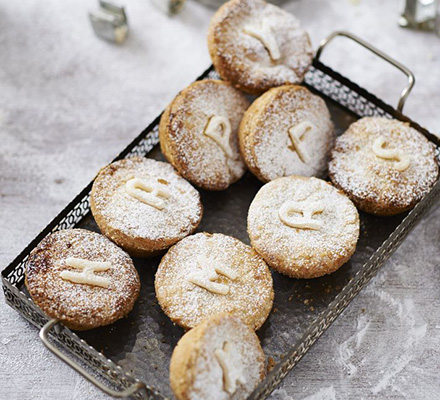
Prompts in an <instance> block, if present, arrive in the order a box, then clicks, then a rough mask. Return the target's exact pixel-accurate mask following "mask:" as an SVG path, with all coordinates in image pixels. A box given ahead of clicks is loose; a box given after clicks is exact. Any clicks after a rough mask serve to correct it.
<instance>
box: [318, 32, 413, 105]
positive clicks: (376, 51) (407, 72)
mask: <svg viewBox="0 0 440 400" xmlns="http://www.w3.org/2000/svg"><path fill="white" fill-rule="evenodd" d="M337 36H343V37H346V38H348V39H351V40H353V41H354V42H356V43H358V44H360V45H361V46H363V47H365V48H366V49H368V50H370V51H371V52H373V53H374V54H376V55H377V56H379V57H380V58H382V59H383V60H385V61H387V62H389V63H390V64H391V65H393V66H394V67H396V68H397V69H399V70H400V71H402V72H403V73H404V74H405V75H406V76H407V78H408V82H407V84H406V86H405V88H404V89H403V90H402V93H401V94H400V98H399V103H398V105H397V110H398V111H400V112H402V110H403V106H404V104H405V101H406V99H407V97H408V95H409V93H410V92H411V89H412V88H413V86H414V83H415V82H416V79H415V77H414V74H413V73H412V72H411V71H410V70H409V69H408V68H407V67H405V66H404V65H402V64H401V63H400V62H399V61H396V60H395V59H394V58H392V57H390V56H389V55H388V54H385V53H384V52H383V51H381V50H379V49H377V48H376V47H374V46H372V45H371V44H369V43H367V42H365V41H364V40H362V39H361V38H359V37H357V36H356V35H353V34H352V33H349V32H345V31H337V32H333V33H332V34H331V35H330V36H327V37H326V38H325V39H323V40H322V41H321V43H320V44H319V48H318V50H317V52H316V56H315V60H319V58H320V57H321V54H322V52H323V50H324V49H325V48H326V47H327V45H328V44H329V42H330V41H332V40H333V39H334V38H335V37H337Z"/></svg>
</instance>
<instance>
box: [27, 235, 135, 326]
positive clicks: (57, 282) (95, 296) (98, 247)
mask: <svg viewBox="0 0 440 400" xmlns="http://www.w3.org/2000/svg"><path fill="white" fill-rule="evenodd" d="M25 284H26V288H27V290H28V291H29V294H30V295H31V297H32V300H33V301H34V303H35V304H36V305H37V306H39V307H40V308H41V310H42V311H43V312H44V313H45V314H47V315H48V316H49V317H50V318H57V319H59V320H60V321H61V322H62V323H63V324H64V325H66V326H67V327H68V328H71V329H75V330H86V329H92V328H96V327H98V326H103V325H108V324H111V323H113V322H115V321H116V320H118V319H120V318H122V317H125V316H126V315H127V314H128V313H129V312H130V311H131V310H132V308H133V306H134V303H135V302H136V299H137V298H138V296H139V291H140V281H139V276H138V273H137V271H136V269H135V267H134V266H133V262H132V261H131V258H130V257H129V256H128V254H127V253H126V252H125V251H123V250H122V249H120V248H119V247H118V246H116V245H115V244H114V243H112V242H111V241H110V240H108V239H107V238H106V237H105V236H102V235H100V234H99V233H95V232H90V231H87V230H85V229H66V230H63V231H58V232H55V233H52V234H51V235H49V236H47V237H46V238H45V239H43V240H42V241H41V243H40V244H39V245H38V246H37V247H36V248H35V249H34V250H33V251H32V252H31V254H30V255H29V260H28V262H27V264H26V279H25Z"/></svg>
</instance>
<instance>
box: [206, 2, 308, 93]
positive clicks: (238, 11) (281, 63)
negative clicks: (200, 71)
mask: <svg viewBox="0 0 440 400" xmlns="http://www.w3.org/2000/svg"><path fill="white" fill-rule="evenodd" d="M208 48H209V53H210V55H211V59H212V61H213V64H214V66H215V68H216V70H217V71H218V72H219V74H220V76H221V77H222V78H223V79H225V80H228V81H230V82H232V83H233V84H234V85H235V86H237V87H238V88H240V89H242V90H244V91H246V92H249V93H255V94H258V93H261V92H263V91H265V90H267V89H269V88H271V87H274V86H280V85H283V84H286V83H299V82H301V81H302V80H303V77H304V74H305V72H306V71H307V69H308V67H309V65H310V64H311V61H312V57H313V49H312V47H311V44H310V39H309V36H308V34H307V33H306V32H305V31H304V30H303V29H302V28H301V27H300V24H299V21H298V20H297V19H296V18H295V17H294V16H293V15H292V14H289V13H288V12H286V11H284V10H282V9H281V8H279V7H277V6H274V5H272V4H268V3H266V2H265V1H262V0H231V1H229V2H227V3H225V4H224V5H223V6H222V7H220V8H219V10H218V11H217V12H216V14H215V15H214V17H213V18H212V20H211V24H210V27H209V32H208Z"/></svg>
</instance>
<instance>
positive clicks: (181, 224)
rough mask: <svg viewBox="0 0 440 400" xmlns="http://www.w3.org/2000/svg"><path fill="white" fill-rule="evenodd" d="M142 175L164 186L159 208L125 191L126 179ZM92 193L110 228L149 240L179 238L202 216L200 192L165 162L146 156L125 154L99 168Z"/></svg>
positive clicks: (195, 224) (148, 180) (193, 226)
mask: <svg viewBox="0 0 440 400" xmlns="http://www.w3.org/2000/svg"><path fill="white" fill-rule="evenodd" d="M134 178H137V179H142V180H145V181H146V182H152V183H154V185H156V186H161V187H164V189H163V190H166V192H167V194H168V198H162V197H161V201H162V203H163V205H164V206H163V208H162V209H158V208H156V207H153V206H151V205H149V204H146V203H144V202H142V201H139V200H138V199H136V198H135V197H133V196H131V195H130V194H129V193H127V190H126V187H125V185H126V182H128V181H130V180H131V179H134ZM92 197H93V200H94V203H95V207H96V209H97V211H98V212H99V213H100V214H101V215H102V217H103V218H104V219H105V221H106V223H107V225H108V226H109V227H110V228H111V229H115V230H118V231H122V232H123V233H125V234H127V235H130V236H132V237H140V238H144V239H145V238H146V239H151V240H158V239H163V238H182V237H184V236H186V235H188V234H189V233H191V232H192V231H193V230H194V229H195V227H196V226H197V225H198V223H199V222H200V219H201V218H202V208H201V204H200V195H199V193H198V192H197V190H196V189H194V188H193V187H192V186H191V185H190V184H189V183H188V182H186V181H185V180H184V179H182V178H181V177H180V176H179V175H177V173H176V172H175V171H174V169H173V167H172V166H171V165H170V164H168V163H164V162H160V161H155V160H151V159H147V158H140V157H135V158H128V159H125V160H121V161H117V162H115V163H113V164H111V165H109V166H107V167H105V168H104V169H102V170H101V172H100V173H99V175H98V177H97V178H96V180H95V182H94V185H93V190H92Z"/></svg>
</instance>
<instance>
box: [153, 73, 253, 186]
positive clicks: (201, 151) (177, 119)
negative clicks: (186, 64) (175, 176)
mask: <svg viewBox="0 0 440 400" xmlns="http://www.w3.org/2000/svg"><path fill="white" fill-rule="evenodd" d="M248 106H249V101H248V100H247V99H246V97H244V95H243V94H242V93H240V92H239V91H238V90H236V89H234V88H233V87H232V86H231V85H230V84H229V83H227V82H222V81H217V80H203V81H198V82H195V83H193V84H191V85H190V86H188V87H187V88H186V89H184V90H183V91H181V92H180V93H179V94H178V95H177V96H176V98H175V99H174V100H173V101H172V102H171V104H170V105H169V106H168V107H167V109H166V110H165V112H164V113H163V115H162V118H161V120H160V126H159V139H160V147H161V150H162V153H163V154H164V155H165V157H166V158H167V160H168V161H169V162H170V163H171V164H172V165H173V166H174V168H176V169H177V171H178V172H179V174H181V175H182V176H183V177H184V178H185V179H188V180H189V181H190V182H192V183H194V184H195V185H197V186H200V187H201V188H203V189H207V190H223V189H226V188H227V187H228V186H229V185H230V184H231V183H234V182H235V181H237V180H238V179H240V178H241V177H242V176H243V174H244V172H245V170H246V167H245V164H244V162H243V160H242V159H241V156H240V152H239V150H238V139H237V131H238V126H239V124H240V121H241V118H242V117H243V113H244V111H245V110H246V108H247V107H248Z"/></svg>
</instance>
